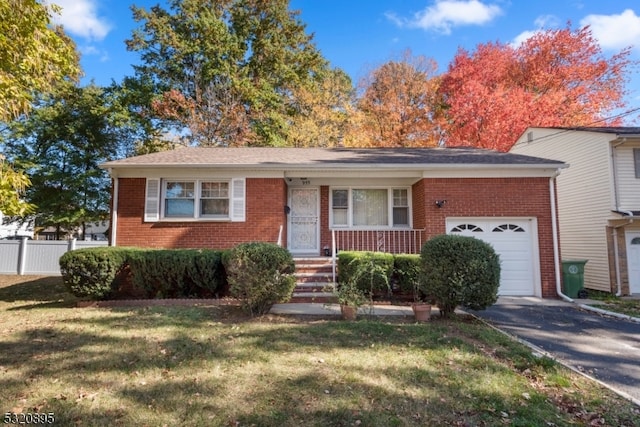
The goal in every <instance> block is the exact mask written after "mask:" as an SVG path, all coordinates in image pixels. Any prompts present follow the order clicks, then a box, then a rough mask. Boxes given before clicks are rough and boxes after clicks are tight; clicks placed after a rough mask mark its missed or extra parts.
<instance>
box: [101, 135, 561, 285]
mask: <svg viewBox="0 0 640 427" xmlns="http://www.w3.org/2000/svg"><path fill="white" fill-rule="evenodd" d="M565 166H566V165H565V164H564V163H562V162H560V161H553V160H547V159H542V158H537V157H530V156H524V155H518V154H513V153H499V152H494V151H487V150H480V149H472V148H446V149H445V148H432V149H390V148H389V149H386V148H385V149H382V148H380V149H347V148H339V149H324V148H248V147H245V148H181V149H177V150H173V151H166V152H161V153H154V154H148V155H143V156H137V157H131V158H126V159H122V160H116V161H111V162H107V163H104V164H102V165H101V167H102V168H104V169H107V170H108V171H109V172H110V174H111V176H112V178H113V201H112V225H113V226H112V227H111V236H110V240H111V244H112V245H118V246H141V247H154V248H229V247H232V246H234V245H236V244H238V243H241V242H248V241H267V242H273V243H279V244H281V245H283V246H285V247H286V248H287V249H288V250H289V251H290V252H291V253H292V254H293V255H294V256H316V257H318V256H324V255H326V254H327V253H328V254H333V253H334V250H373V251H385V252H393V253H419V251H420V248H421V246H422V244H423V243H424V242H425V241H426V240H428V239H429V238H430V237H433V236H435V235H438V234H444V233H459V234H462V235H470V236H474V237H477V238H480V239H482V240H485V241H487V242H489V243H491V244H492V245H493V246H494V248H495V249H496V251H497V252H498V253H499V254H500V256H501V263H502V280H501V285H500V294H501V295H535V296H541V297H546V298H554V297H557V292H556V289H557V286H559V280H560V276H559V274H558V263H559V259H558V253H559V249H558V242H557V239H555V237H554V233H555V230H556V226H555V224H554V222H555V177H556V175H557V174H558V172H559V171H560V169H562V168H564V167H565Z"/></svg>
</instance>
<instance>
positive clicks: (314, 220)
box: [288, 187, 320, 255]
mask: <svg viewBox="0 0 640 427" xmlns="http://www.w3.org/2000/svg"><path fill="white" fill-rule="evenodd" d="M289 207H290V208H291V210H290V211H289V233H288V234H289V242H288V243H289V244H288V248H289V251H290V252H291V253H294V254H295V253H297V254H303V253H304V254H313V255H318V254H319V253H320V238H319V236H320V221H319V212H320V192H319V190H318V188H308V187H301V188H295V187H294V188H290V189H289Z"/></svg>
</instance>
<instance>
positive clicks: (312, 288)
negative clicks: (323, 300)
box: [294, 281, 336, 292]
mask: <svg viewBox="0 0 640 427" xmlns="http://www.w3.org/2000/svg"><path fill="white" fill-rule="evenodd" d="M335 288H336V287H335V285H334V284H333V283H331V282H324V281H323V282H298V283H297V284H296V287H295V289H294V292H333V291H335Z"/></svg>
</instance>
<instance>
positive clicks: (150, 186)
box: [144, 178, 160, 222]
mask: <svg viewBox="0 0 640 427" xmlns="http://www.w3.org/2000/svg"><path fill="white" fill-rule="evenodd" d="M158 220H160V180H159V179H150V178H147V192H146V195H145V202H144V222H155V221H158Z"/></svg>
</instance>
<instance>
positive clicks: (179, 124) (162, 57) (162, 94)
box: [127, 0, 327, 146]
mask: <svg viewBox="0 0 640 427" xmlns="http://www.w3.org/2000/svg"><path fill="white" fill-rule="evenodd" d="M168 3H169V8H168V9H164V8H162V7H160V6H154V7H152V8H151V9H150V10H145V9H143V8H139V7H133V8H132V10H133V14H134V18H135V20H136V21H138V22H141V23H142V26H141V27H140V28H138V29H137V30H136V31H135V32H134V33H133V36H132V38H131V39H130V40H128V41H127V46H128V49H129V50H132V51H137V52H140V54H141V58H142V65H139V66H137V67H136V72H137V75H138V76H145V77H147V78H149V79H150V80H151V81H153V82H154V84H156V85H157V88H158V96H157V97H156V99H154V101H153V102H152V103H151V107H152V109H153V111H154V113H155V115H156V117H157V118H159V119H162V120H163V121H164V123H165V125H168V126H172V127H173V128H174V129H175V132H176V133H177V134H183V133H184V130H185V129H186V130H188V139H189V142H190V143H192V144H199V145H224V146H233V145H275V146H277V145H290V141H289V135H288V133H289V130H290V128H291V126H292V123H294V122H295V116H296V114H299V113H300V110H301V109H300V108H299V103H298V102H296V94H300V93H301V92H304V91H308V90H313V88H314V85H316V86H317V89H316V90H321V87H322V85H318V83H317V82H318V81H317V79H316V76H317V75H319V74H320V73H322V72H324V71H326V70H327V61H326V60H325V59H323V58H322V56H321V55H320V53H319V51H318V50H317V49H316V47H315V46H314V44H313V43H312V37H311V36H310V35H307V34H306V33H305V26H304V24H303V23H302V22H301V21H300V20H299V19H298V13H297V12H293V11H290V10H289V8H288V6H289V4H288V3H289V2H288V0H271V1H265V0H236V1H231V0H184V1H179V0H171V1H169V2H168Z"/></svg>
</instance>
